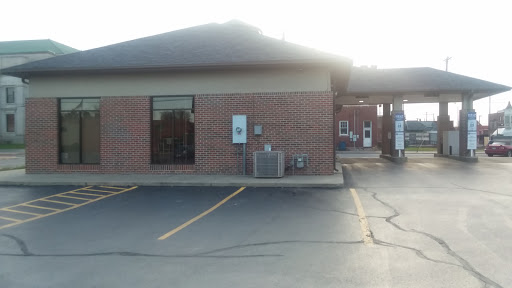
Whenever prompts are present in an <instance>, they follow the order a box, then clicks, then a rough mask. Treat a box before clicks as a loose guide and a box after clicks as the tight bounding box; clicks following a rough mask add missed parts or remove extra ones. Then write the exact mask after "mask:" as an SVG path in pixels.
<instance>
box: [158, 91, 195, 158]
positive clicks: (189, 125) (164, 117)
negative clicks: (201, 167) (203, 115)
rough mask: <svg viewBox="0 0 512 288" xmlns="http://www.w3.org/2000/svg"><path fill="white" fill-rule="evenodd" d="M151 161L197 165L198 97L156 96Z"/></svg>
mask: <svg viewBox="0 0 512 288" xmlns="http://www.w3.org/2000/svg"><path fill="white" fill-rule="evenodd" d="M151 128H152V129H151V162H152V163H155V164H194V159H195V145H194V133H195V132H194V130H195V125H194V97H193V96H172V97H153V115H152V119H151Z"/></svg>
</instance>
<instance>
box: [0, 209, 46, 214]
mask: <svg viewBox="0 0 512 288" xmlns="http://www.w3.org/2000/svg"><path fill="white" fill-rule="evenodd" d="M0 210H4V211H9V212H14V213H21V214H28V215H34V216H43V215H46V214H37V213H32V212H25V211H18V210H14V209H10V208H2V209H0Z"/></svg>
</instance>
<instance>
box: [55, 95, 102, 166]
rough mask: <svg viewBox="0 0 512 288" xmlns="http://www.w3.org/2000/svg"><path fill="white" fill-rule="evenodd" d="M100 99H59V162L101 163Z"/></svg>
mask: <svg viewBox="0 0 512 288" xmlns="http://www.w3.org/2000/svg"><path fill="white" fill-rule="evenodd" d="M99 106H100V99H96V98H80V99H61V100H60V161H61V163H67V164H79V163H84V164H98V163H100V111H99Z"/></svg>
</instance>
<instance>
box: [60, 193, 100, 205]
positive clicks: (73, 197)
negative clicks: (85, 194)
mask: <svg viewBox="0 0 512 288" xmlns="http://www.w3.org/2000/svg"><path fill="white" fill-rule="evenodd" d="M53 197H65V198H72V199H79V200H87V201H90V200H92V199H88V198H81V197H75V196H67V195H62V194H57V195H53ZM80 204H82V203H80Z"/></svg>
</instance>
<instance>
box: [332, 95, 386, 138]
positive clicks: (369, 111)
mask: <svg viewBox="0 0 512 288" xmlns="http://www.w3.org/2000/svg"><path fill="white" fill-rule="evenodd" d="M354 114H355V118H354ZM354 119H355V127H354ZM340 121H348V134H350V132H351V131H352V132H354V128H355V134H356V135H359V139H357V141H356V143H355V146H356V147H358V148H361V147H363V135H364V134H363V121H371V122H372V124H371V125H372V129H371V130H372V133H371V136H372V145H371V146H372V147H376V146H377V141H378V123H377V106H375V105H345V106H343V108H342V109H341V111H340V112H338V113H337V114H336V127H334V135H335V139H336V147H339V143H340V142H342V141H344V142H345V144H346V147H347V148H351V147H353V146H354V143H353V142H351V141H350V137H349V135H340Z"/></svg>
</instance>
